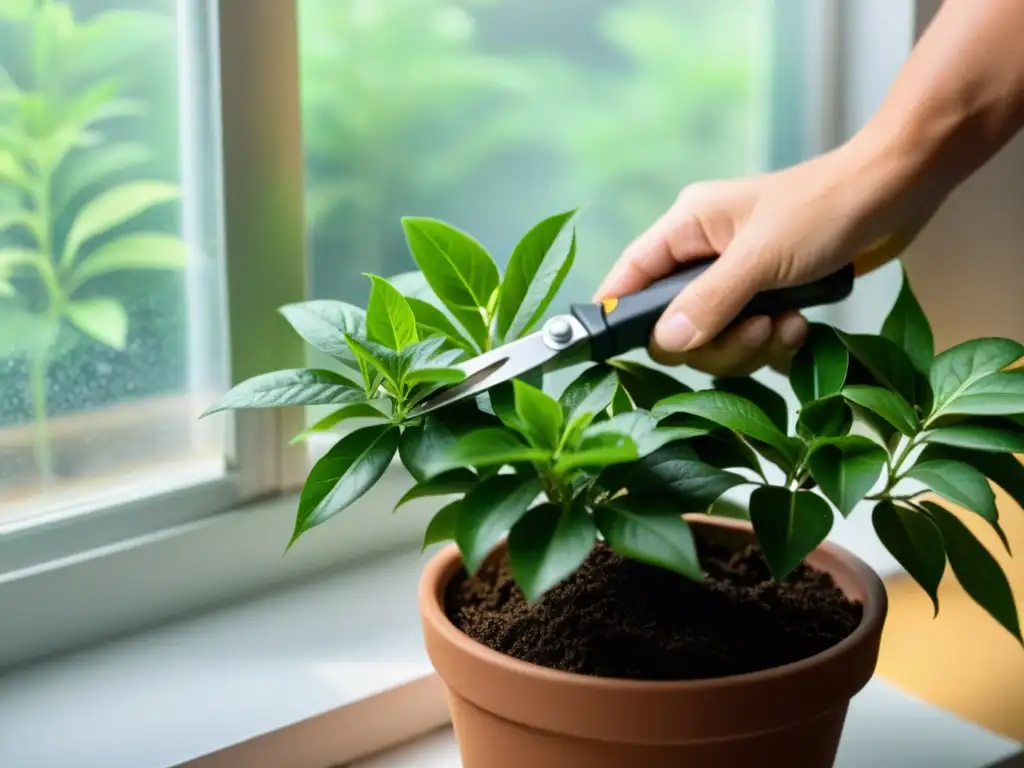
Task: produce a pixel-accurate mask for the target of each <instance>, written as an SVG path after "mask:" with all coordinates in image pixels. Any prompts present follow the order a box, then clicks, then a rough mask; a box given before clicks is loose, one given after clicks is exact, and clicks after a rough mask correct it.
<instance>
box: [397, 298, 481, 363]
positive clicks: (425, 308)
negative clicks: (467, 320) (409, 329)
mask: <svg viewBox="0 0 1024 768" xmlns="http://www.w3.org/2000/svg"><path fill="white" fill-rule="evenodd" d="M405 300H406V302H407V303H408V304H409V307H410V308H411V309H412V314H413V316H414V317H415V318H416V326H417V328H418V331H419V335H420V336H421V337H422V338H424V339H425V338H428V337H430V336H434V335H439V336H442V337H444V338H445V339H447V340H448V341H450V342H451V343H452V344H454V345H455V346H457V347H459V348H460V349H463V350H465V351H466V352H467V353H468V354H470V355H475V354H477V353H478V352H479V349H477V347H475V346H473V343H472V342H471V341H469V340H467V339H466V337H465V336H463V335H462V332H461V331H460V330H459V329H458V328H456V327H455V324H454V323H452V321H451V320H449V319H448V317H447V316H446V315H445V314H444V312H442V311H441V310H439V309H438V308H437V307H435V306H433V305H432V304H428V303H427V302H425V301H424V300H423V299H417V298H413V297H410V296H406V297H405Z"/></svg>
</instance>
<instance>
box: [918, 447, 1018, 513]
mask: <svg viewBox="0 0 1024 768" xmlns="http://www.w3.org/2000/svg"><path fill="white" fill-rule="evenodd" d="M938 459H945V460H950V461H958V462H961V463H964V464H969V465H970V466H972V467H974V468H975V469H976V470H978V471H979V472H981V473H982V474H983V475H985V477H987V478H988V479H989V480H991V481H992V482H994V483H995V484H996V485H998V486H999V487H1000V488H1002V489H1003V490H1004V491H1006V492H1007V493H1008V494H1009V495H1010V498H1012V499H1013V500H1014V501H1016V502H1017V505H1018V506H1020V507H1024V465H1022V464H1021V463H1020V460H1018V459H1017V458H1016V457H1015V456H1010V455H1007V454H1002V453H986V452H982V451H969V450H964V449H962V448H953V447H951V446H945V445H934V444H933V445H929V446H928V447H926V448H925V449H924V451H922V453H921V456H920V457H919V461H922V462H925V461H934V460H938Z"/></svg>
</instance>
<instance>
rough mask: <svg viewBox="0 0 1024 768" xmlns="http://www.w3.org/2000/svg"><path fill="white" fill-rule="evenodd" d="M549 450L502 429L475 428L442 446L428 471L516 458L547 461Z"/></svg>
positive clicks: (510, 461)
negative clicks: (531, 444) (533, 445)
mask: <svg viewBox="0 0 1024 768" xmlns="http://www.w3.org/2000/svg"><path fill="white" fill-rule="evenodd" d="M551 455H552V451H550V450H544V449H541V448H536V447H532V446H529V445H526V444H525V443H523V442H522V441H521V440H520V439H519V438H518V437H516V435H514V434H513V433H512V432H509V431H508V430H506V429H498V428H494V427H489V428H484V429H478V430H475V431H473V432H469V433H467V434H465V435H463V436H462V437H461V438H460V439H459V440H458V441H456V442H454V443H451V444H449V445H447V446H445V447H444V449H443V452H442V453H440V454H439V455H437V456H436V457H435V458H434V461H433V462H432V463H431V470H430V471H431V474H434V475H436V474H438V473H439V472H443V471H446V470H449V469H454V468H456V467H498V466H504V465H505V464H516V463H519V462H533V461H548V460H549V459H550V458H551Z"/></svg>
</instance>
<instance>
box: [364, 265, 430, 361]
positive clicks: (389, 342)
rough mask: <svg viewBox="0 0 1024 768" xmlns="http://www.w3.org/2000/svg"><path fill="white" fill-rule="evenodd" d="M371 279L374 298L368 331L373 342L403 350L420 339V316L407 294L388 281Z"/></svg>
mask: <svg viewBox="0 0 1024 768" xmlns="http://www.w3.org/2000/svg"><path fill="white" fill-rule="evenodd" d="M367 277H369V278H370V282H371V284H372V285H371V287H370V300H369V302H368V303H367V305H366V333H367V335H368V336H369V338H370V339H371V340H372V341H376V342H377V343H378V344H383V345H384V346H385V347H388V348H389V349H394V350H401V349H403V348H404V347H407V346H408V345H410V344H415V343H416V342H417V341H419V333H418V332H417V330H416V316H415V315H413V313H412V307H410V306H409V302H407V301H406V300H405V297H404V296H403V295H402V294H400V293H399V292H398V291H397V290H396V289H395V288H394V287H393V286H392V285H391V284H390V283H388V281H387V280H385V279H383V278H381V277H377V275H367Z"/></svg>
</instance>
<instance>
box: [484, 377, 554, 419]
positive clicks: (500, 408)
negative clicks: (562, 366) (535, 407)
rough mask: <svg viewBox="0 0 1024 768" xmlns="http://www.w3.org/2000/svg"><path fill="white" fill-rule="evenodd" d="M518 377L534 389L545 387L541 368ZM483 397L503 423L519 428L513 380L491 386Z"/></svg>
mask: <svg viewBox="0 0 1024 768" xmlns="http://www.w3.org/2000/svg"><path fill="white" fill-rule="evenodd" d="M517 379H518V380H520V381H523V382H526V383H527V384H529V385H530V386H531V387H533V388H534V389H539V390H542V391H543V389H544V373H543V371H542V370H540V369H535V370H532V371H530V372H529V373H526V374H524V375H522V376H518V377H517ZM481 399H482V400H483V402H484V403H485V404H486V405H488V406H490V409H489V412H490V413H493V414H494V415H495V416H497V417H498V418H499V419H500V420H501V423H502V424H505V425H506V426H508V427H511V428H512V429H515V430H518V429H519V426H520V424H519V416H518V414H517V413H516V392H515V387H514V386H513V385H512V382H511V381H503V382H501V383H500V384H498V385H496V386H493V387H491V388H490V389H489V390H488V391H487V393H486V397H484V398H481Z"/></svg>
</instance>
